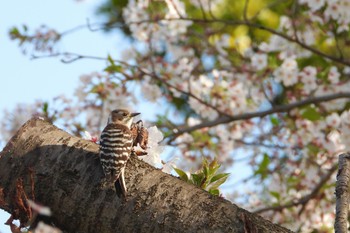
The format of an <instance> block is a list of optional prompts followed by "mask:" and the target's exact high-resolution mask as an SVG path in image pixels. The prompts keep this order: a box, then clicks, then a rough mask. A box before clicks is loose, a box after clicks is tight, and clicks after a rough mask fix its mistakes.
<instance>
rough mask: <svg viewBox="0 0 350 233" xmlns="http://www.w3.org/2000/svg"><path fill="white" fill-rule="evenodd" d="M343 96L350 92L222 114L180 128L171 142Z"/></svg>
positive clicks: (348, 95) (348, 94)
mask: <svg viewBox="0 0 350 233" xmlns="http://www.w3.org/2000/svg"><path fill="white" fill-rule="evenodd" d="M341 98H350V92H344V93H336V94H330V95H324V96H318V97H310V98H308V99H304V100H300V101H298V102H294V103H290V104H286V105H278V106H275V107H273V108H271V109H269V110H266V111H260V112H251V113H243V114H240V115H236V116H232V117H227V116H222V117H219V118H217V119H216V120H213V121H206V122H203V123H200V124H198V125H194V126H192V127H188V128H185V129H180V130H179V131H178V132H176V133H174V134H173V135H170V136H169V137H170V138H171V139H170V142H171V141H174V140H175V138H177V137H178V136H180V135H181V134H183V133H188V132H192V131H195V130H198V129H202V128H206V127H213V126H217V125H220V124H227V123H230V122H233V121H239V120H247V119H251V118H255V117H260V118H262V117H265V116H267V115H271V114H273V113H278V112H288V111H290V110H292V109H294V108H299V107H302V106H305V105H309V104H318V103H321V102H327V101H331V100H335V99H341Z"/></svg>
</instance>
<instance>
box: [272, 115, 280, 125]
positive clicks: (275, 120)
mask: <svg viewBox="0 0 350 233" xmlns="http://www.w3.org/2000/svg"><path fill="white" fill-rule="evenodd" d="M270 121H271V123H272V124H273V125H274V126H278V125H279V123H280V121H279V120H278V118H277V117H273V116H271V117H270Z"/></svg>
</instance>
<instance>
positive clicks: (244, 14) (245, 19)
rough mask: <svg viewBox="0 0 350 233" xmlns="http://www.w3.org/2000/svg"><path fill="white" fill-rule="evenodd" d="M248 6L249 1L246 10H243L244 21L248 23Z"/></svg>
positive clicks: (245, 5)
mask: <svg viewBox="0 0 350 233" xmlns="http://www.w3.org/2000/svg"><path fill="white" fill-rule="evenodd" d="M248 5H249V0H245V2H244V9H243V19H244V21H246V22H248V16H247V12H248Z"/></svg>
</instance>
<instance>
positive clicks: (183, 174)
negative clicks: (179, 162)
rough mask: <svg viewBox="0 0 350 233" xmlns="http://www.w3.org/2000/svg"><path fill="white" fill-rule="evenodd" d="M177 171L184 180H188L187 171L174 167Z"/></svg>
mask: <svg viewBox="0 0 350 233" xmlns="http://www.w3.org/2000/svg"><path fill="white" fill-rule="evenodd" d="M173 168H174V170H175V172H176V173H177V174H178V175H179V176H180V179H181V180H183V181H186V182H187V181H188V176H187V174H186V172H184V171H183V170H181V169H179V168H176V167H173Z"/></svg>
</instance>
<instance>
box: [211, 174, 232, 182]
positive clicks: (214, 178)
mask: <svg viewBox="0 0 350 233" xmlns="http://www.w3.org/2000/svg"><path fill="white" fill-rule="evenodd" d="M229 175H230V173H221V174H217V175H215V176H214V177H213V178H211V180H210V183H213V182H215V181H217V180H219V179H221V178H223V177H228V176H229Z"/></svg>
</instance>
